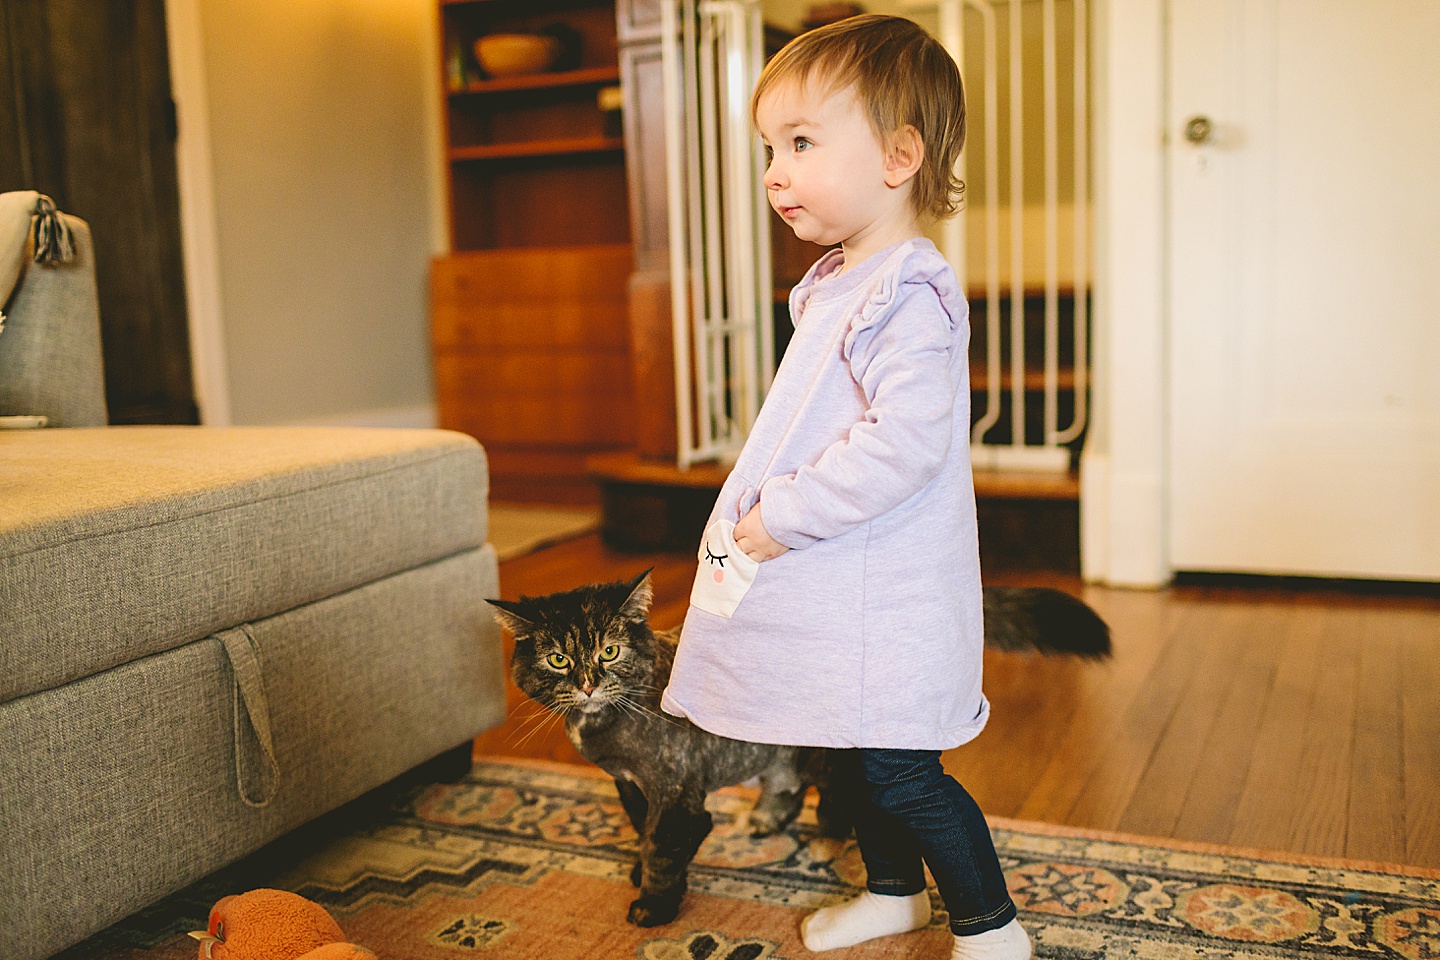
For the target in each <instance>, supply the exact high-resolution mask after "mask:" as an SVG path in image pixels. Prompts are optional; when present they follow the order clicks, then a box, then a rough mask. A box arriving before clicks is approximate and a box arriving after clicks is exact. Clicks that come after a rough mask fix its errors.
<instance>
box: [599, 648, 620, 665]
mask: <svg viewBox="0 0 1440 960" xmlns="http://www.w3.org/2000/svg"><path fill="white" fill-rule="evenodd" d="M619 657H620V644H618V643H612V644H610V645H609V646H608V647H606V648H605V649H604V650H601V651H600V662H601V663H613V662H614V661H615V660H617V659H618V658H619Z"/></svg>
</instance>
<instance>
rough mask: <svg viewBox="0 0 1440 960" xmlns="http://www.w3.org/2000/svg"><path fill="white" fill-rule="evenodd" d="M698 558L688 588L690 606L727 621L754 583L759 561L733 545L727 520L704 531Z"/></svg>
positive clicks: (731, 532) (732, 530) (733, 534)
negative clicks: (697, 563)
mask: <svg viewBox="0 0 1440 960" xmlns="http://www.w3.org/2000/svg"><path fill="white" fill-rule="evenodd" d="M698 559H699V561H700V568H699V569H698V570H696V571H695V585H694V586H693V587H691V588H690V604H691V605H692V606H696V607H699V608H700V609H701V610H704V611H705V612H706V613H713V614H715V616H717V617H724V618H725V619H727V620H728V619H730V618H731V617H732V616H734V614H735V609H736V608H737V607H739V606H740V601H741V600H743V599H745V594H746V592H748V591H749V589H750V585H751V584H753V583H754V582H755V573H756V571H758V570H759V569H760V561H759V560H752V559H750V558H749V557H747V556H746V555H745V554H744V553H741V552H740V549H739V548H738V547H736V546H735V524H733V523H731V522H730V521H729V520H716V521H715V522H714V523H712V524H710V526H709V527H708V528H707V529H706V530H705V539H704V540H702V541H701V543H700V552H699V555H698Z"/></svg>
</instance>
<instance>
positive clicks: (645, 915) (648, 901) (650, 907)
mask: <svg viewBox="0 0 1440 960" xmlns="http://www.w3.org/2000/svg"><path fill="white" fill-rule="evenodd" d="M683 896H684V894H683V893H677V894H666V895H664V896H655V895H653V894H646V895H644V896H642V897H640V899H638V900H636V901H635V902H634V903H632V904H630V915H629V916H628V917H627V918H626V919H628V920H629V921H630V922H631V923H633V924H635V926H637V927H658V926H660V925H661V924H664V923H669V922H670V921H671V920H674V919H675V917H676V915H677V914H679V913H680V898H681V897H683Z"/></svg>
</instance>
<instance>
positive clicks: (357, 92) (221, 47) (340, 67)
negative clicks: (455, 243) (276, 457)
mask: <svg viewBox="0 0 1440 960" xmlns="http://www.w3.org/2000/svg"><path fill="white" fill-rule="evenodd" d="M171 8H172V9H171V11H170V19H171V25H172V30H171V42H172V46H176V45H178V46H179V49H177V50H176V51H175V52H174V53H173V54H172V61H173V62H176V63H177V64H183V63H187V62H188V63H189V64H190V66H191V69H190V71H189V73H188V74H185V73H182V72H179V71H177V75H176V80H175V82H176V92H177V99H178V100H179V101H180V109H181V112H182V120H181V122H182V127H183V126H184V125H185V124H186V123H187V121H196V122H199V123H201V124H203V123H204V122H205V120H206V119H207V115H208V138H207V139H206V141H205V144H204V145H205V146H207V147H208V153H209V157H208V161H209V170H208V173H209V181H208V183H207V184H204V185H205V186H207V187H208V189H209V194H210V197H209V203H210V204H211V211H212V213H213V224H212V226H211V230H212V231H213V236H211V237H208V238H207V237H204V236H198V237H197V236H193V235H192V236H187V246H190V247H196V246H198V247H200V248H202V249H203V248H205V247H206V246H207V241H208V243H209V245H211V246H212V247H213V250H212V256H211V260H212V263H213V268H214V274H215V276H214V277H213V278H209V277H206V276H205V275H204V274H205V271H203V270H201V271H197V270H196V269H195V268H194V261H195V258H193V257H192V258H191V261H192V262H191V264H190V269H189V271H188V272H189V274H190V275H191V276H190V280H191V283H192V284H201V285H203V284H205V283H207V282H208V283H210V284H211V285H212V286H213V288H214V289H213V293H214V297H213V304H212V306H213V313H214V314H215V316H213V317H207V316H204V315H203V314H204V312H203V311H202V316H201V318H200V319H201V321H202V322H204V323H209V324H211V326H210V330H211V332H212V333H214V334H215V335H216V336H215V339H216V340H217V341H218V342H217V343H216V344H214V346H215V348H216V349H214V350H213V351H212V352H213V353H214V354H217V355H223V364H221V366H222V368H223V369H222V370H220V371H218V372H219V373H221V374H223V375H222V376H212V377H211V378H210V380H211V387H210V388H211V390H212V392H213V391H214V390H215V389H217V388H216V387H215V385H214V382H215V381H216V380H219V381H221V383H220V386H219V388H218V389H221V390H225V389H226V388H225V382H226V381H228V391H226V392H228V396H227V397H224V398H222V399H224V400H228V403H220V404H216V403H212V404H207V406H209V407H211V408H213V409H216V410H222V411H223V410H224V408H226V407H228V419H229V420H230V421H231V422H234V423H237V424H273V423H294V422H330V423H375V424H409V423H414V424H416V425H420V424H423V423H427V422H429V421H430V420H431V419H433V390H432V386H431V362H430V350H429V336H428V304H427V294H426V290H427V276H428V270H429V266H428V261H429V257H430V255H431V254H432V252H435V251H436V249H437V248H438V246H439V245H440V244H441V243H442V242H443V240H442V238H441V230H440V227H439V225H438V224H437V216H438V215H439V200H438V198H439V194H440V190H441V186H440V182H439V161H438V159H437V155H438V150H439V141H440V135H439V131H438V126H437V124H438V110H439V106H438V97H439V94H438V87H437V83H436V80H435V77H436V66H435V61H436V49H437V47H438V43H437V41H436V30H437V27H436V9H435V4H434V3H433V0H311V2H305V3H291V2H287V0H246V2H243V3H236V2H234V0H172V2H171ZM187 8H188V10H189V14H190V16H189V19H190V20H191V21H193V22H192V23H191V24H190V26H191V29H190V30H188V31H187V30H185V29H180V30H177V29H176V25H177V11H180V12H181V14H182V15H181V16H180V17H179V18H178V19H179V20H180V21H181V26H182V27H183V26H184V21H185V19H186V17H185V16H183V13H184V11H185V10H186V9H187ZM197 85H198V90H199V91H200V92H202V93H203V103H201V104H199V106H200V107H202V108H203V109H199V110H196V109H193V107H194V106H195V105H196V104H195V103H194V102H193V101H194V99H195V96H196V94H197ZM187 94H188V95H190V96H191V98H192V103H191V107H192V109H189V110H187V105H186V95H187ZM198 135H199V132H198V131H196V130H195V129H194V128H193V127H191V128H190V129H188V130H185V131H184V133H182V144H181V154H182V164H181V166H182V172H181V178H182V191H183V190H185V189H186V188H185V181H186V180H187V179H188V180H190V188H189V192H190V194H191V195H192V196H194V195H200V196H201V198H202V200H203V199H204V197H203V195H204V193H205V191H204V190H199V191H196V190H195V183H196V181H197V180H200V181H203V179H204V178H205V176H206V172H207V171H206V170H205V164H204V163H191V164H190V165H188V166H187V164H186V162H185V155H186V153H185V152H186V142H185V141H186V139H187V138H188V139H189V142H190V145H191V147H193V146H194V143H195V139H194V138H195V137H197V136H198ZM193 152H195V151H192V154H193ZM200 152H203V151H200ZM193 212H194V211H193V210H192V211H188V212H187V219H186V223H187V232H188V231H190V228H191V224H192V220H193V219H194V218H193ZM203 220H204V218H201V223H202V228H203ZM200 232H201V233H203V229H202V230H201V231H200ZM203 259H204V258H203V257H202V258H200V260H201V261H202V262H203ZM197 273H198V274H199V275H197ZM191 302H192V307H193V304H195V303H196V302H197V297H196V295H195V293H194V291H192V298H191ZM198 302H200V303H202V304H203V303H204V297H203V296H202V297H200V298H198ZM200 343H201V346H202V351H201V352H202V356H199V357H197V361H196V363H197V368H203V366H204V362H205V359H206V358H205V356H204V355H203V353H204V350H203V346H204V337H203V335H202V337H201V338H200ZM203 392H205V387H204V385H202V393H203ZM204 399H205V398H204V397H202V402H203V401H204ZM212 419H219V420H224V419H225V416H224V413H223V412H222V414H221V416H219V417H217V418H212Z"/></svg>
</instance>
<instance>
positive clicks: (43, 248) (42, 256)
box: [34, 193, 75, 267]
mask: <svg viewBox="0 0 1440 960" xmlns="http://www.w3.org/2000/svg"><path fill="white" fill-rule="evenodd" d="M34 216H35V262H36V263H38V264H40V265H41V266H46V267H53V266H55V265H56V264H59V263H69V262H70V261H71V260H74V259H75V238H74V237H73V236H71V234H70V228H69V227H68V226H67V225H66V224H65V218H64V217H62V216H61V215H60V211H59V210H56V209H55V201H53V200H51V199H50V198H49V197H47V196H45V195H44V194H43V193H42V194H40V199H38V200H36V201H35V214H34Z"/></svg>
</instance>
